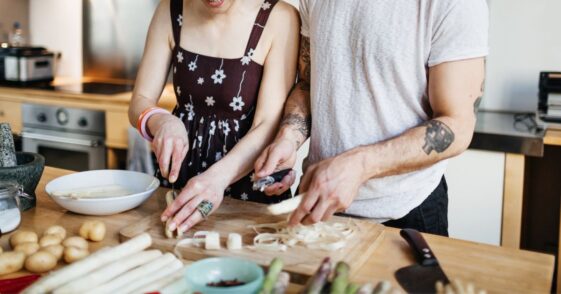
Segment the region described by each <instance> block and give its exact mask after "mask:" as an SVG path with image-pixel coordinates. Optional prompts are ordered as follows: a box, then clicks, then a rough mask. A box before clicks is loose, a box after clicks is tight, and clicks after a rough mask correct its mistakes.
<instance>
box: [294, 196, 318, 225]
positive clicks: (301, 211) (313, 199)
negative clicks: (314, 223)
mask: <svg viewBox="0 0 561 294" xmlns="http://www.w3.org/2000/svg"><path fill="white" fill-rule="evenodd" d="M318 198H319V193H318V192H316V191H306V195H305V196H304V199H302V203H300V206H298V208H297V209H296V210H295V211H294V212H293V213H292V215H291V216H290V219H289V220H288V225H289V226H295V225H297V224H299V223H302V220H303V219H304V218H305V217H306V216H307V215H308V214H310V212H311V211H312V209H313V208H314V206H315V205H316V203H317V201H318Z"/></svg>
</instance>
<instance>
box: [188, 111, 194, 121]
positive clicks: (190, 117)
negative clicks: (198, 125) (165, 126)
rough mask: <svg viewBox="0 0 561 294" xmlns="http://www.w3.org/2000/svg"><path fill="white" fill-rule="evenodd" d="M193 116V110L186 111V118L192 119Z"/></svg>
mask: <svg viewBox="0 0 561 294" xmlns="http://www.w3.org/2000/svg"><path fill="white" fill-rule="evenodd" d="M193 118H195V113H194V112H193V111H191V112H189V113H187V120H193Z"/></svg>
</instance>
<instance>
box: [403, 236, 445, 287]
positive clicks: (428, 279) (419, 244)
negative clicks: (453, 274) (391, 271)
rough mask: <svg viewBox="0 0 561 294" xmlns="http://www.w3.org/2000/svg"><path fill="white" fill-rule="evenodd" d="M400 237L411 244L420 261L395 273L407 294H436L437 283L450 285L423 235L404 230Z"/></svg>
mask: <svg viewBox="0 0 561 294" xmlns="http://www.w3.org/2000/svg"><path fill="white" fill-rule="evenodd" d="M400 235H401V236H402V237H403V238H404V239H405V240H406V241H407V243H409V246H410V247H411V249H413V251H414V252H415V255H416V257H417V260H418V263H417V264H414V265H411V266H408V267H404V268H401V269H399V270H397V272H395V278H396V279H397V281H398V282H399V285H401V287H403V289H405V291H407V293H436V282H438V281H441V282H442V283H443V284H444V285H446V284H449V283H450V280H449V279H448V277H446V274H445V273H444V271H442V268H441V267H440V264H439V263H438V260H437V259H436V256H435V255H434V254H433V252H432V250H431V249H430V247H429V245H428V244H427V241H425V239H424V238H423V236H422V235H421V233H419V232H418V231H417V230H413V229H403V230H401V232H400Z"/></svg>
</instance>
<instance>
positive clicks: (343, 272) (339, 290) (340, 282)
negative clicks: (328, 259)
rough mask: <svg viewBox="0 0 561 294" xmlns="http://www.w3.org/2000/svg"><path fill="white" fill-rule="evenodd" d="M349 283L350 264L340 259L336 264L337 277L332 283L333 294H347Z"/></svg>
mask: <svg viewBox="0 0 561 294" xmlns="http://www.w3.org/2000/svg"><path fill="white" fill-rule="evenodd" d="M348 284H349V265H348V264H347V263H345V262H344V261H339V262H338V263H337V265H336V266H335V277H334V278H333V284H332V285H331V294H345V291H346V290H347V285H348Z"/></svg>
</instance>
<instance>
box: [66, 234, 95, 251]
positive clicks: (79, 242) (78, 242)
mask: <svg viewBox="0 0 561 294" xmlns="http://www.w3.org/2000/svg"><path fill="white" fill-rule="evenodd" d="M62 246H64V247H76V248H80V249H85V250H87V249H88V247H89V245H88V241H86V239H84V238H82V237H78V236H74V237H69V238H66V240H64V241H63V242H62Z"/></svg>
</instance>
